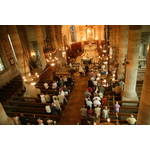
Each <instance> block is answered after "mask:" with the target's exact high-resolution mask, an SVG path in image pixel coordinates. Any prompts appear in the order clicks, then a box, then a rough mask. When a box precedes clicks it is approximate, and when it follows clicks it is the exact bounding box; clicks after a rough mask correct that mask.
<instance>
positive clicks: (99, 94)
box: [97, 91, 103, 99]
mask: <svg viewBox="0 0 150 150" xmlns="http://www.w3.org/2000/svg"><path fill="white" fill-rule="evenodd" d="M97 93H98V97H100V98H101V99H102V98H103V93H102V92H101V91H98V92H97Z"/></svg>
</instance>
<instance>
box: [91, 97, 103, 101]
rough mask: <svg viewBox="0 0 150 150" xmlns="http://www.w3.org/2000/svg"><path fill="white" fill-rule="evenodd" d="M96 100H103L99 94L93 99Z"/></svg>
mask: <svg viewBox="0 0 150 150" xmlns="http://www.w3.org/2000/svg"><path fill="white" fill-rule="evenodd" d="M95 100H98V101H101V98H100V97H98V96H95V97H94V98H93V101H95Z"/></svg>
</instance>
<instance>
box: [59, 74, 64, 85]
mask: <svg viewBox="0 0 150 150" xmlns="http://www.w3.org/2000/svg"><path fill="white" fill-rule="evenodd" d="M59 83H60V87H63V86H64V80H63V78H62V76H60V81H59Z"/></svg>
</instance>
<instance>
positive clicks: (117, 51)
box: [115, 25, 120, 61]
mask: <svg viewBox="0 0 150 150" xmlns="http://www.w3.org/2000/svg"><path fill="white" fill-rule="evenodd" d="M119 32H120V25H116V36H115V41H116V44H115V60H116V61H117V60H118V59H119V39H120V38H119V35H120V34H119Z"/></svg>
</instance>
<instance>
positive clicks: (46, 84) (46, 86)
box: [44, 82, 49, 90]
mask: <svg viewBox="0 0 150 150" xmlns="http://www.w3.org/2000/svg"><path fill="white" fill-rule="evenodd" d="M44 87H45V89H46V90H48V88H49V85H48V83H46V82H45V83H44Z"/></svg>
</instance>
